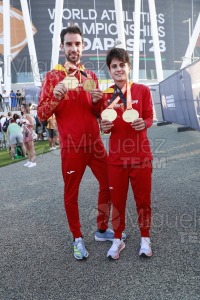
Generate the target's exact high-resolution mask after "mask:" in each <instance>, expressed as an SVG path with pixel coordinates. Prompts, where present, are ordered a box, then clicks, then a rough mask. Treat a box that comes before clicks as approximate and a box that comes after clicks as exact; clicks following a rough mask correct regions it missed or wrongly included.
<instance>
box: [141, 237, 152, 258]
mask: <svg viewBox="0 0 200 300" xmlns="http://www.w3.org/2000/svg"><path fill="white" fill-rule="evenodd" d="M139 256H141V257H151V256H152V250H151V242H150V238H148V237H142V238H141V243H140V251H139Z"/></svg>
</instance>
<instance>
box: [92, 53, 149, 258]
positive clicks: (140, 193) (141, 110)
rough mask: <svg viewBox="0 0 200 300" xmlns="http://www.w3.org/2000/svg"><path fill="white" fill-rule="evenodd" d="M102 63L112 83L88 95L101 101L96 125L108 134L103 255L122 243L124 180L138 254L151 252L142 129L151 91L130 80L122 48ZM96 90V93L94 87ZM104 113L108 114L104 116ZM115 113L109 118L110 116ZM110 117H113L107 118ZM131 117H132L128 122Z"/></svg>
mask: <svg viewBox="0 0 200 300" xmlns="http://www.w3.org/2000/svg"><path fill="white" fill-rule="evenodd" d="M106 63H107V66H108V68H109V72H110V75H111V77H112V79H113V80H114V83H115V84H114V85H113V86H111V87H110V88H108V90H107V91H105V92H104V94H103V95H101V97H100V95H99V96H98V97H97V95H95V94H94V95H93V101H95V97H96V99H97V100H98V99H101V100H99V102H101V103H102V109H105V108H107V107H109V109H107V111H104V112H102V121H101V127H102V129H103V131H104V132H105V133H110V141H109V159H108V165H109V167H108V180H109V186H110V194H111V199H112V205H113V210H112V225H113V229H114V240H113V244H112V246H111V248H110V249H109V250H108V252H107V257H108V258H111V259H118V258H119V254H120V251H121V250H123V249H124V247H125V243H124V241H123V239H122V232H123V230H124V229H125V209H126V201H127V193H128V186H129V182H130V184H131V187H132V190H133V194H134V199H135V202H136V208H137V214H138V223H139V229H140V235H141V241H140V250H139V255H140V256H144V257H150V256H152V250H151V242H150V227H151V186H152V159H153V157H152V153H151V149H150V143H149V140H148V137H147V128H149V127H150V126H151V125H152V123H153V105H152V98H151V94H150V90H149V88H148V87H147V86H144V85H142V84H136V83H133V84H130V83H129V80H128V78H129V73H130V58H129V55H128V52H127V51H126V50H124V49H121V48H113V49H111V50H110V51H109V52H108V54H107V57H106ZM99 94H101V91H99ZM105 113H106V114H107V118H108V119H106V118H104V117H103V116H105ZM110 114H111V115H113V114H114V115H115V116H114V117H113V116H111V115H110ZM111 117H112V121H111ZM130 117H131V120H130Z"/></svg>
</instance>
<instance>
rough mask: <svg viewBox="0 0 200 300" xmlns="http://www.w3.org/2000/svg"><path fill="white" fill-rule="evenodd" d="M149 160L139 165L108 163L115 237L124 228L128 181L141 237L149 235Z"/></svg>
mask: <svg viewBox="0 0 200 300" xmlns="http://www.w3.org/2000/svg"><path fill="white" fill-rule="evenodd" d="M151 176H152V163H151V161H147V162H144V163H143V164H141V165H134V166H130V165H128V166H126V167H123V166H122V165H109V166H108V180H109V188H110V195H111V201H112V205H113V208H112V226H113V230H114V232H115V238H121V235H122V232H123V231H124V229H125V215H126V201H127V193H128V187H129V181H130V183H131V187H132V190H133V194H134V199H135V202H136V208H137V215H138V224H139V228H140V233H141V236H142V237H149V231H150V226H151V182H152V180H151Z"/></svg>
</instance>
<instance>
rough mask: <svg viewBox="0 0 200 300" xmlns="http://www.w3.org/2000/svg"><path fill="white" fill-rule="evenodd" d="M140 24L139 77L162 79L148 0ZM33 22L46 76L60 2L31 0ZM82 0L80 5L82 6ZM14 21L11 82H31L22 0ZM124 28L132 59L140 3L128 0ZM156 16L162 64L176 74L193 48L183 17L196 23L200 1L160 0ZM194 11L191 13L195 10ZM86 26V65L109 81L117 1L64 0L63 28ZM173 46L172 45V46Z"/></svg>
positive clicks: (199, 48) (199, 52)
mask: <svg viewBox="0 0 200 300" xmlns="http://www.w3.org/2000/svg"><path fill="white" fill-rule="evenodd" d="M142 2H143V4H142V8H141V27H140V53H139V54H140V58H139V59H140V62H139V68H140V79H141V80H142V79H145V80H147V81H148V82H149V81H151V80H154V82H155V79H156V78H157V76H156V68H155V57H154V47H153V38H152V28H151V20H150V12H149V5H148V1H142ZM2 3H3V1H0V19H1V22H0V33H1V39H0V59H1V60H2V61H3V55H4V53H3V43H4V37H3V25H2V24H3V7H2ZM28 3H29V11H30V17H31V22H32V32H33V36H34V43H35V48H36V53H37V60H38V67H39V71H40V75H41V77H43V76H44V75H45V74H46V72H47V71H49V70H50V68H51V54H52V46H53V45H52V42H53V33H54V18H55V0H48V1H47V0H43V1H39V0H34V1H28ZM80 3H81V5H80ZM10 4H11V6H10V7H11V12H10V21H11V56H12V64H11V67H12V82H13V83H17V82H31V81H32V71H31V61H30V56H29V51H28V46H27V38H26V34H25V28H24V18H23V14H22V8H21V3H20V1H19V0H12V1H11V2H10ZM122 4H123V19H124V32H125V38H126V49H127V51H128V52H129V54H130V55H131V58H132V57H133V50H134V21H135V13H134V8H135V1H134V0H123V1H122ZM155 4H156V15H157V26H158V36H159V47H160V52H161V56H162V67H163V71H164V73H165V74H169V75H170V74H172V73H173V72H174V71H176V70H178V69H179V68H180V60H181V57H183V56H184V55H185V51H186V49H187V47H188V30H187V29H188V24H185V23H183V21H184V20H188V19H189V18H191V20H192V24H195V23H196V20H197V17H198V12H199V11H200V2H199V1H194V2H193V4H191V1H188V0H182V1H181V5H180V1H175V0H173V1H172V0H166V1H163V0H156V1H155ZM192 11H193V12H194V13H192V15H191V12H192ZM72 23H73V24H76V25H78V26H80V27H81V29H82V31H83V36H84V43H85V49H84V52H83V57H82V63H83V64H84V65H85V67H86V68H88V69H91V70H93V71H95V72H98V78H99V79H108V78H110V77H109V73H108V69H107V66H106V61H105V57H106V54H107V51H108V50H109V49H111V48H112V47H114V45H116V43H118V44H117V45H118V47H120V45H121V44H120V41H118V31H117V25H116V14H115V5H114V0H112V1H106V2H104V1H91V0H85V1H81V2H80V1H79V0H64V5H63V11H62V27H63V28H64V27H66V26H68V25H69V24H72ZM172 45H173V47H172ZM195 56H200V43H197V44H196V46H195ZM63 61H64V54H63V51H60V53H59V63H63Z"/></svg>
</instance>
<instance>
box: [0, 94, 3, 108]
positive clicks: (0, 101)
mask: <svg viewBox="0 0 200 300" xmlns="http://www.w3.org/2000/svg"><path fill="white" fill-rule="evenodd" d="M0 110H1V111H3V97H2V94H0Z"/></svg>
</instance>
